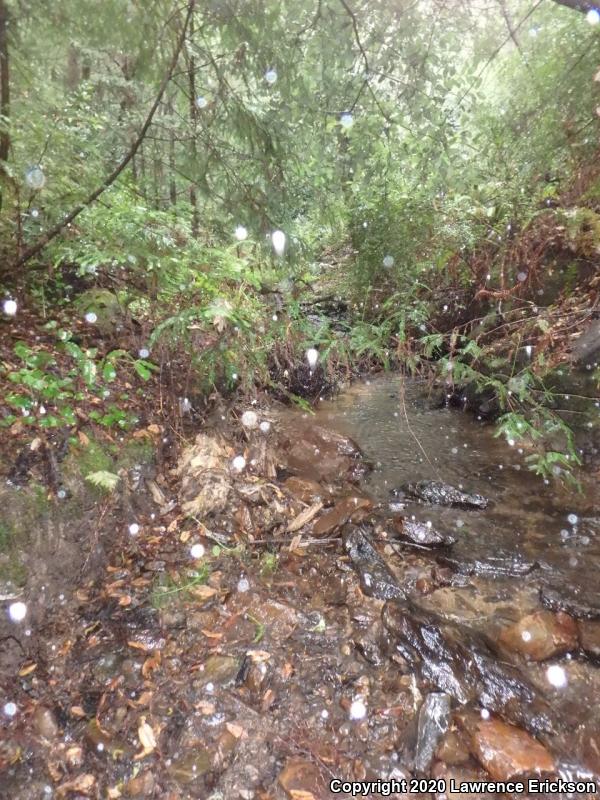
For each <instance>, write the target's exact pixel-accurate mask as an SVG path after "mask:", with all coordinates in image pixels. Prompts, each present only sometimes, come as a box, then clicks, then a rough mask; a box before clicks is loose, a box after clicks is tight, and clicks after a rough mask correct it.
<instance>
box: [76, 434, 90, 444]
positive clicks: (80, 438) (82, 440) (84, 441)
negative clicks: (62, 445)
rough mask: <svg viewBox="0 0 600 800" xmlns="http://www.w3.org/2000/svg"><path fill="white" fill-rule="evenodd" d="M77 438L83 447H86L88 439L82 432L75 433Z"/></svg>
mask: <svg viewBox="0 0 600 800" xmlns="http://www.w3.org/2000/svg"><path fill="white" fill-rule="evenodd" d="M77 438H78V439H79V441H80V442H81V444H82V445H83V446H84V447H87V446H88V444H89V443H90V440H89V437H88V436H86V435H85V433H84V432H83V431H77Z"/></svg>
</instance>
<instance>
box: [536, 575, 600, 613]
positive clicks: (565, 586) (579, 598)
mask: <svg viewBox="0 0 600 800" xmlns="http://www.w3.org/2000/svg"><path fill="white" fill-rule="evenodd" d="M559 580H560V582H558V581H556V582H553V583H550V582H548V583H546V584H545V585H543V586H542V587H541V588H540V600H541V601H542V604H543V605H544V606H546V608H549V609H550V610H551V611H565V612H566V613H567V614H570V615H571V616H572V617H575V618H576V619H600V591H598V589H597V588H590V587H591V586H594V585H595V582H594V578H593V576H587V577H586V576H585V573H582V572H573V573H566V574H564V575H561V576H560V579H559ZM596 580H597V576H596Z"/></svg>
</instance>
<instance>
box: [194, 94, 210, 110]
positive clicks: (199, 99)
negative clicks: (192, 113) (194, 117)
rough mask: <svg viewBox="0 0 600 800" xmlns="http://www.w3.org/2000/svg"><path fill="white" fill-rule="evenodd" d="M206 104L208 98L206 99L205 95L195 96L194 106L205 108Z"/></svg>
mask: <svg viewBox="0 0 600 800" xmlns="http://www.w3.org/2000/svg"><path fill="white" fill-rule="evenodd" d="M207 105H208V100H207V99H206V97H202V95H200V96H199V97H197V98H196V108H206V106H207Z"/></svg>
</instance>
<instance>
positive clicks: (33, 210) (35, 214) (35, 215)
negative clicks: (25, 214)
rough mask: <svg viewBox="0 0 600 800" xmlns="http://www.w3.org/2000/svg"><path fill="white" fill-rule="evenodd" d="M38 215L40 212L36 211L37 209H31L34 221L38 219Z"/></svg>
mask: <svg viewBox="0 0 600 800" xmlns="http://www.w3.org/2000/svg"><path fill="white" fill-rule="evenodd" d="M39 215H40V212H39V211H38V210H37V208H32V209H31V216H32V217H33V218H34V219H37V218H38V217H39Z"/></svg>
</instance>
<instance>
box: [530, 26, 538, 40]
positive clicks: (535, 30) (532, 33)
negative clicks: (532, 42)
mask: <svg viewBox="0 0 600 800" xmlns="http://www.w3.org/2000/svg"><path fill="white" fill-rule="evenodd" d="M539 32H540V29H539V28H535V27H534V28H529V35H530V36H531V38H532V39H535V37H536V36H537V35H538V33H539Z"/></svg>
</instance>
